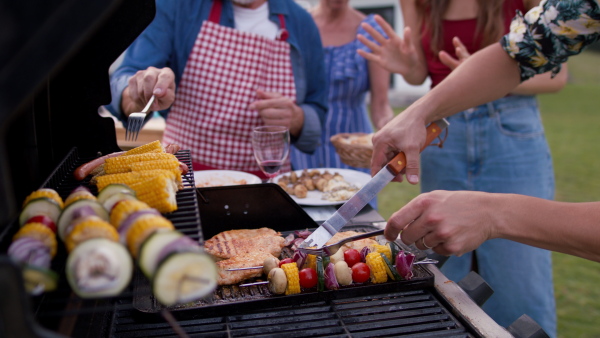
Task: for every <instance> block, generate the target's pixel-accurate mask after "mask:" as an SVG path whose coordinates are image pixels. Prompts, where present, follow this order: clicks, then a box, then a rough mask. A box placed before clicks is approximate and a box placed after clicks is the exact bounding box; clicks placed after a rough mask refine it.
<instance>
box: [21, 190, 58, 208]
mask: <svg viewBox="0 0 600 338" xmlns="http://www.w3.org/2000/svg"><path fill="white" fill-rule="evenodd" d="M40 197H48V198H49V199H51V200H54V201H56V203H58V205H60V208H61V209H64V207H65V204H64V202H63V200H62V198H61V197H60V195H59V194H58V193H57V192H56V190H54V189H49V188H42V189H38V190H36V191H34V192H32V193H31V194H29V196H27V197H26V198H25V201H23V207H24V206H25V205H26V204H27V203H29V201H31V200H34V199H36V198H40Z"/></svg>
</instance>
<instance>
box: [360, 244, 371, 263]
mask: <svg viewBox="0 0 600 338" xmlns="http://www.w3.org/2000/svg"><path fill="white" fill-rule="evenodd" d="M370 253H371V248H369V247H368V246H365V247H363V248H362V249H361V250H360V260H361V262H363V263H365V262H366V261H367V255H368V254H370Z"/></svg>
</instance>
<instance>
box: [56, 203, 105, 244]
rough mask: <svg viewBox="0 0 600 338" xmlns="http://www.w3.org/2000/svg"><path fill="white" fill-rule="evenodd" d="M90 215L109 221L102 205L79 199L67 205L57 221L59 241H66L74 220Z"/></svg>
mask: <svg viewBox="0 0 600 338" xmlns="http://www.w3.org/2000/svg"><path fill="white" fill-rule="evenodd" d="M91 215H95V216H98V217H100V218H101V219H102V220H104V221H107V222H108V220H109V217H108V212H107V211H106V210H105V209H104V207H103V206H102V204H100V203H98V202H97V201H95V200H89V199H80V200H77V201H75V202H73V203H71V204H69V206H68V207H66V208H65V210H63V212H62V214H61V215H60V218H59V219H58V223H57V225H58V235H59V237H60V239H62V240H63V241H64V240H65V239H66V237H67V235H68V233H67V229H68V228H69V225H71V223H72V222H73V221H75V219H77V218H79V217H85V216H91Z"/></svg>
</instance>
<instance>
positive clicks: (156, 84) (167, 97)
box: [122, 67, 175, 114]
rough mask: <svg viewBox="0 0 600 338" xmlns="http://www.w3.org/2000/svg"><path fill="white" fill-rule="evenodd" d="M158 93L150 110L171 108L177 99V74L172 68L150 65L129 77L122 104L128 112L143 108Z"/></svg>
mask: <svg viewBox="0 0 600 338" xmlns="http://www.w3.org/2000/svg"><path fill="white" fill-rule="evenodd" d="M152 95H156V99H155V100H154V103H153V104H152V106H151V107H150V110H153V111H154V110H163V109H167V108H169V107H170V106H171V105H172V104H173V101H174V100H175V74H174V73H173V70H171V68H168V67H165V68H160V69H159V68H155V67H148V69H146V70H140V71H138V72H137V73H135V75H133V76H132V77H131V78H129V86H128V87H127V88H125V91H124V92H123V100H122V106H123V111H124V112H126V114H129V113H133V112H136V111H140V110H142V108H143V107H144V106H146V104H147V103H148V100H150V97H152Z"/></svg>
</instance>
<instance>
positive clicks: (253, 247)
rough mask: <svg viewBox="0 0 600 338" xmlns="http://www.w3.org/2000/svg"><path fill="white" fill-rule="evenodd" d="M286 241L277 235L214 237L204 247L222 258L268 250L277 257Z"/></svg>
mask: <svg viewBox="0 0 600 338" xmlns="http://www.w3.org/2000/svg"><path fill="white" fill-rule="evenodd" d="M284 243H285V239H284V238H283V237H281V236H277V235H267V236H258V237H250V238H237V239H232V240H228V241H220V240H215V239H214V237H213V238H211V239H209V240H207V241H206V242H205V243H204V249H205V250H206V252H208V253H209V254H211V255H213V256H215V257H216V258H220V259H227V258H231V257H233V256H238V255H247V254H249V253H254V252H267V253H270V254H271V255H273V256H275V257H279V255H280V254H281V249H283V247H284Z"/></svg>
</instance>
